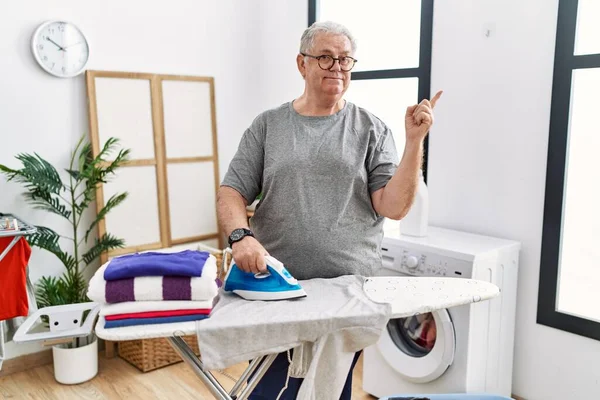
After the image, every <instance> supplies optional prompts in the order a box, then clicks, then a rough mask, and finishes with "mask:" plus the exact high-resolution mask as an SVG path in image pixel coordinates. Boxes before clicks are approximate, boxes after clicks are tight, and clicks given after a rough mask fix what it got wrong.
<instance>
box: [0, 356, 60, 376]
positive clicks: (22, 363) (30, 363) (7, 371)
mask: <svg viewBox="0 0 600 400" xmlns="http://www.w3.org/2000/svg"><path fill="white" fill-rule="evenodd" d="M50 363H52V349H48V350H44V351H39V352H37V353H31V354H25V355H23V356H19V357H15V358H11V359H10V360H4V363H3V364H2V369H0V378H1V377H3V376H7V375H11V374H16V373H17V372H23V371H27V370H28V369H32V368H35V367H39V366H42V365H46V364H50Z"/></svg>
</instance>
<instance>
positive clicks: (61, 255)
mask: <svg viewBox="0 0 600 400" xmlns="http://www.w3.org/2000/svg"><path fill="white" fill-rule="evenodd" d="M36 228H37V232H36V233H34V234H33V235H30V236H27V241H28V242H29V244H30V245H31V246H35V247H39V248H41V249H44V250H47V251H49V252H50V253H52V254H54V255H55V256H56V257H57V258H58V259H59V260H60V261H61V262H62V263H63V265H64V266H65V268H66V269H67V271H69V270H76V269H77V261H76V260H75V258H74V257H73V256H72V255H70V254H68V253H66V252H65V251H63V250H62V249H61V248H60V245H59V244H58V240H59V239H60V235H59V234H58V233H56V232H54V231H53V230H52V229H50V228H47V227H45V226H36Z"/></svg>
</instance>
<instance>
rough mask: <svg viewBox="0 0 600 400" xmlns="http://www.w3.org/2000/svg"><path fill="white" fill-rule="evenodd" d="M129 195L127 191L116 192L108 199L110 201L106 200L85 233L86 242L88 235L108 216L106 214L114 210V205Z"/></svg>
mask: <svg viewBox="0 0 600 400" xmlns="http://www.w3.org/2000/svg"><path fill="white" fill-rule="evenodd" d="M128 195H129V194H128V193H127V192H125V193H121V194H115V195H113V196H111V198H110V199H108V201H107V202H106V205H105V206H104V207H102V209H101V210H100V211H99V212H98V214H97V216H96V219H95V220H94V222H92V224H91V225H90V227H89V228H88V230H87V232H86V233H85V241H86V242H87V240H88V236H89V235H90V233H91V232H92V230H93V229H94V227H95V226H96V225H97V224H98V223H99V222H100V221H102V220H103V219H104V217H105V216H106V214H108V213H109V211H110V210H112V209H113V208H114V207H116V206H118V205H119V204H121V203H122V202H123V201H124V200H125V199H126V198H127V196H128Z"/></svg>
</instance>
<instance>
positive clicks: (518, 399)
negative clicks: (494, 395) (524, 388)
mask: <svg viewBox="0 0 600 400" xmlns="http://www.w3.org/2000/svg"><path fill="white" fill-rule="evenodd" d="M511 397H512V398H513V399H515V400H527V399H525V397H521V396H517V395H516V394H511Z"/></svg>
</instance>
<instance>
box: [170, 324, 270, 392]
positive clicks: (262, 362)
mask: <svg viewBox="0 0 600 400" xmlns="http://www.w3.org/2000/svg"><path fill="white" fill-rule="evenodd" d="M167 340H168V341H169V343H170V344H171V346H172V347H173V348H174V349H175V351H176V352H177V353H178V354H179V356H180V357H181V358H182V359H183V361H185V362H186V363H187V364H188V365H189V366H190V367H191V368H192V370H193V371H194V372H195V373H196V375H198V377H199V378H200V380H201V381H202V383H203V384H204V385H205V386H206V387H207V388H208V390H210V392H211V393H212V395H213V396H214V397H215V399H217V400H234V399H235V400H246V399H247V398H248V396H250V393H251V392H252V390H254V388H255V387H256V385H257V384H258V382H259V381H260V380H261V379H262V377H263V376H264V375H265V373H266V372H267V369H269V367H270V366H271V364H273V361H275V358H276V357H277V354H269V355H266V356H263V357H260V358H258V359H256V360H253V361H252V362H251V363H250V365H249V366H248V368H246V370H245V371H244V373H243V374H242V376H241V377H240V379H239V380H238V381H237V382H236V384H235V385H234V387H233V389H232V390H231V392H230V393H227V391H226V390H225V388H224V387H223V386H222V385H221V384H220V383H219V381H217V379H216V378H215V377H214V376H213V375H212V374H211V373H210V371H207V370H206V369H205V368H204V365H203V364H202V361H200V359H198V357H197V356H196V354H194V352H193V351H192V349H191V348H190V347H189V346H188V344H187V343H186V342H185V341H184V340H183V339H182V338H180V337H178V336H171V337H168V338H167ZM255 370H256V373H255V374H254V375H253V376H252V378H250V380H249V381H248V385H247V386H246V387H245V388H244V390H242V393H240V395H239V396H236V394H237V392H238V391H239V390H240V387H241V386H242V385H243V384H244V383H245V381H246V379H248V377H249V376H250V375H251V374H252V373H253V372H254V371H255Z"/></svg>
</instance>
